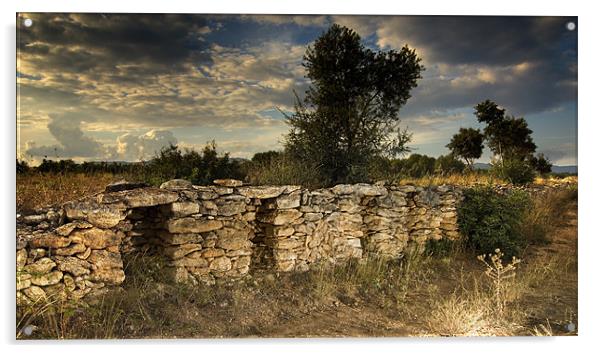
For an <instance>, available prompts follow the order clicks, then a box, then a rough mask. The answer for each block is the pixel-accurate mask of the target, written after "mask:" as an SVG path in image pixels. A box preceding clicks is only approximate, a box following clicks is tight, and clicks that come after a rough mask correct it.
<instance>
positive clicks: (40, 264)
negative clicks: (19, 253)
mask: <svg viewBox="0 0 602 353" xmlns="http://www.w3.org/2000/svg"><path fill="white" fill-rule="evenodd" d="M55 267H56V262H54V261H52V260H51V259H50V258H48V257H44V258H41V259H39V260H38V261H36V262H34V263H32V264H29V265H26V266H25V267H23V271H24V272H25V273H29V274H31V275H32V276H37V275H43V274H46V273H49V272H50V271H51V270H52V269H53V268H55Z"/></svg>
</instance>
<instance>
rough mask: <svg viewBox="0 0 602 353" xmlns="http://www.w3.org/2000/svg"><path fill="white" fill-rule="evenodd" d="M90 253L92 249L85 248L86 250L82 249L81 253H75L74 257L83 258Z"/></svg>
mask: <svg viewBox="0 0 602 353" xmlns="http://www.w3.org/2000/svg"><path fill="white" fill-rule="evenodd" d="M91 253H92V249H91V248H86V251H84V252H83V253H79V254H75V257H77V258H78V259H82V260H85V259H87V258H88V257H89V256H90V254H91Z"/></svg>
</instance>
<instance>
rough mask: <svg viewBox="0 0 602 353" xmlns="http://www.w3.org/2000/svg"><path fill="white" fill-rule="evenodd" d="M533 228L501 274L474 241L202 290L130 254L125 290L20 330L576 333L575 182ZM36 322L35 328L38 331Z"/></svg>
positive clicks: (60, 334)
mask: <svg viewBox="0 0 602 353" xmlns="http://www.w3.org/2000/svg"><path fill="white" fill-rule="evenodd" d="M77 190H82V191H85V192H88V191H89V192H93V190H91V189H88V190H86V189H84V188H81V189H79V188H78V189H77ZM543 224H545V227H543V228H542V225H543ZM523 226H524V232H525V236H529V234H528V233H529V232H530V231H533V229H535V230H536V231H537V232H536V233H534V234H538V235H541V232H542V231H543V232H544V235H543V237H544V238H543V239H540V241H538V242H535V243H534V244H535V245H532V246H529V247H527V248H526V249H524V251H523V252H522V253H521V254H520V256H519V257H520V259H521V262H520V263H518V264H516V265H515V269H513V268H508V272H507V273H505V274H503V275H502V277H504V278H503V279H501V280H499V281H498V280H496V279H498V277H496V276H495V272H494V273H493V276H491V273H490V275H488V274H487V268H488V267H487V266H486V265H485V263H483V262H482V261H479V260H478V259H477V256H478V255H479V254H477V253H474V252H471V251H469V250H465V249H464V250H463V249H455V250H454V251H452V252H451V253H447V254H442V253H441V254H438V253H434V254H431V255H430V256H424V255H411V254H410V255H407V256H406V257H405V258H404V259H401V260H396V261H391V262H387V261H385V260H383V259H378V258H370V259H367V260H366V261H362V262H358V261H352V262H348V263H345V264H341V265H338V266H331V265H320V266H316V267H315V268H313V269H312V270H311V271H309V272H306V273H280V274H278V273H263V272H255V273H253V274H252V275H251V276H249V277H247V278H245V279H243V280H241V281H236V282H222V283H218V284H217V285H215V286H197V287H187V286H184V285H180V284H175V283H170V282H166V281H165V280H164V278H165V276H164V275H163V271H164V270H163V269H162V266H161V261H160V260H159V259H156V258H153V257H133V258H129V259H126V274H127V275H126V280H125V282H124V284H123V286H122V288H121V289H120V290H118V291H115V292H112V293H108V294H106V295H105V296H103V297H99V298H97V299H96V300H95V301H93V302H92V303H90V304H89V305H84V304H82V303H78V304H75V303H65V302H61V301H59V300H58V299H57V300H52V299H51V301H50V302H48V303H39V305H35V306H31V307H21V308H18V311H17V322H16V326H17V332H18V333H17V336H18V338H34V339H35V338H52V339H69V338H187V337H324V336H329V337H332V336H334V337H342V336H464V335H471V336H488V335H497V336H508V335H575V334H577V329H575V330H571V324H572V325H575V327H576V328H578V317H577V202H576V190H573V191H562V192H558V193H555V194H552V195H547V196H546V197H545V198H542V199H540V200H535V203H534V207H533V209H531V210H530V211H529V217H527V218H526V219H525V221H524V224H523ZM533 232H535V231H533ZM507 265H508V263H507V262H504V263H503V264H502V265H501V266H502V268H505V267H506V266H507ZM508 275H509V276H508ZM25 327H35V330H34V332H33V334H32V335H31V336H26V335H25V334H24V333H23V332H22V331H21V330H22V329H23V328H25Z"/></svg>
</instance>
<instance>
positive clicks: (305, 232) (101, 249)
mask: <svg viewBox="0 0 602 353" xmlns="http://www.w3.org/2000/svg"><path fill="white" fill-rule="evenodd" d="M216 184H217V185H213V186H193V185H192V184H191V183H190V182H187V181H184V180H172V181H169V182H166V183H164V184H163V185H161V188H151V187H146V186H145V185H141V184H131V183H125V182H121V183H117V184H112V185H109V186H107V189H106V190H105V192H103V193H99V194H97V195H93V196H90V197H87V198H84V199H82V200H77V201H73V202H69V203H67V204H65V205H63V207H61V208H58V209H47V210H40V212H38V213H36V214H33V215H28V216H18V219H17V224H18V243H17V269H18V291H19V294H18V296H19V298H21V299H20V300H23V301H32V300H36V299H39V298H42V297H44V296H48V295H50V293H54V292H66V293H68V294H67V295H68V296H71V297H75V298H77V297H82V296H83V295H85V294H87V293H90V292H92V291H96V290H102V288H105V287H108V286H113V285H118V284H120V283H121V282H122V281H123V280H124V272H123V262H122V259H121V254H122V253H131V252H142V253H144V254H150V253H155V254H158V255H160V256H164V257H165V258H166V259H167V264H168V266H169V267H170V268H171V269H172V270H173V274H174V277H175V279H176V280H177V281H187V282H193V283H196V282H207V283H212V282H214V281H215V279H216V278H225V277H227V278H237V277H241V276H244V275H246V274H247V273H248V272H249V271H250V268H251V265H252V264H253V266H256V265H263V266H265V267H268V268H273V269H275V270H276V271H304V270H307V269H308V268H309V265H311V264H313V263H317V262H320V261H329V262H333V263H336V262H342V261H346V260H347V259H350V258H361V257H363V256H366V255H367V254H368V253H376V254H379V255H384V256H389V257H398V256H401V255H402V254H403V252H404V251H407V248H408V246H409V245H417V246H422V245H423V244H424V243H425V242H426V241H427V240H429V239H434V240H438V239H441V238H448V239H457V238H458V237H459V234H458V229H457V216H456V206H457V203H458V202H459V201H460V200H461V198H462V195H461V190H460V189H458V188H453V187H447V186H442V187H437V188H420V187H414V186H410V185H406V186H387V187H385V186H384V185H369V184H354V185H337V186H335V187H332V188H328V189H318V190H307V189H301V188H300V187H298V186H242V182H240V181H236V180H231V179H227V180H218V181H216Z"/></svg>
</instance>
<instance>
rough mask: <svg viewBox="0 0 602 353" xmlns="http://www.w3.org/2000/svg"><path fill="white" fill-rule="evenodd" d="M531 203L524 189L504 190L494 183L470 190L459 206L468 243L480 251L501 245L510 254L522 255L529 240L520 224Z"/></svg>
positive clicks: (461, 223) (459, 217) (461, 221)
mask: <svg viewBox="0 0 602 353" xmlns="http://www.w3.org/2000/svg"><path fill="white" fill-rule="evenodd" d="M530 203H531V201H530V199H529V195H528V194H527V193H525V192H523V191H512V192H510V193H508V194H500V193H498V192H496V191H495V190H494V189H493V188H491V187H477V188H473V189H468V190H466V191H465V192H464V201H463V202H462V204H461V205H460V207H459V208H458V224H459V228H460V232H461V233H462V234H463V236H464V237H465V241H466V244H467V245H468V247H470V248H472V249H474V250H476V251H477V252H478V253H480V254H482V253H493V252H494V251H495V249H497V248H499V249H501V250H502V251H503V252H504V253H505V254H506V256H507V257H512V256H516V255H518V253H519V251H520V250H521V248H523V247H524V246H525V244H526V239H525V237H523V236H522V234H521V232H520V226H521V224H522V221H523V218H524V216H525V212H526V210H527V209H528V207H529V205H530Z"/></svg>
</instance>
